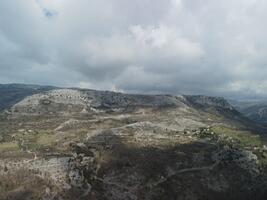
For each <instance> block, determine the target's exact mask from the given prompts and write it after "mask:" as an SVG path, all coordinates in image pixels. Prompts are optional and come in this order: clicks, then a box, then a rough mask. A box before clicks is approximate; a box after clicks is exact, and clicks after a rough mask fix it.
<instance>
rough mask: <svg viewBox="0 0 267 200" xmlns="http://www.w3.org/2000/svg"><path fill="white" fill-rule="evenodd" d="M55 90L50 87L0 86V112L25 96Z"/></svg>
mask: <svg viewBox="0 0 267 200" xmlns="http://www.w3.org/2000/svg"><path fill="white" fill-rule="evenodd" d="M51 89H55V87H51V86H38V85H25V84H0V94H1V95H0V111H1V110H3V109H6V108H9V107H10V106H12V105H14V104H15V103H17V102H19V101H21V100H22V99H24V98H25V97H27V96H30V95H33V94H36V93H40V92H44V91H48V90H51Z"/></svg>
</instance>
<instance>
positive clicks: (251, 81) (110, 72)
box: [0, 0, 267, 98]
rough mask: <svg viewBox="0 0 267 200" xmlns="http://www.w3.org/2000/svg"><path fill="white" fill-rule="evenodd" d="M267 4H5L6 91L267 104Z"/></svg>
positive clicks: (0, 5)
mask: <svg viewBox="0 0 267 200" xmlns="http://www.w3.org/2000/svg"><path fill="white" fill-rule="evenodd" d="M266 10H267V1H266V0H134V1H132V0H26V1H25V0H0V83H31V84H42V85H55V86H63V87H82V88H91V89H98V90H112V91H120V92H128V93H144V94H151V93H169V94H205V95H213V96H224V97H228V98H265V97H267V20H266V19H267V12H266Z"/></svg>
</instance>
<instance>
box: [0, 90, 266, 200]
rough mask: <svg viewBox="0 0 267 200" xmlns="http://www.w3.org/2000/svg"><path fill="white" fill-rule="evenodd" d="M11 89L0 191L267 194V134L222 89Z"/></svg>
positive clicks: (1, 120) (46, 195)
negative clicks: (212, 93) (191, 92)
mask: <svg viewBox="0 0 267 200" xmlns="http://www.w3.org/2000/svg"><path fill="white" fill-rule="evenodd" d="M9 87H11V86H8V85H6V86H1V88H2V89H1V96H2V94H3V96H5V95H7V96H10V95H12V94H13V93H14V92H13V91H16V93H17V95H16V96H15V98H14V99H13V98H12V97H11V96H10V97H9V98H3V97H2V98H0V103H1V105H2V108H3V109H2V110H3V111H2V113H1V115H0V127H1V129H0V199H12V200H13V199H20V200H21V199H47V200H48V199H64V200H65V199H66V200H68V199H69V200H72V199H92V200H93V199H94V200H95V199H97V200H125V199H129V200H137V199H138V200H139V199H146V200H157V199H158V200H164V199H166V200H172V199H173V200H180V199H181V200H184V199H187V200H196V199H198V200H204V199H205V200H209V199H210V200H213V199H222V200H224V199H227V200H228V199H233V200H234V199H235V200H236V199H242V200H243V199H256V200H261V199H266V197H267V194H266V191H267V147H266V139H265V135H263V134H259V132H257V131H258V129H259V126H257V125H255V124H254V123H253V122H251V121H250V120H249V119H247V118H246V117H244V116H243V115H242V114H240V113H239V112H238V111H237V110H235V108H234V107H232V106H231V105H230V104H229V103H228V102H227V101H226V100H225V99H223V98H221V97H207V96H188V95H180V96H172V95H138V94H123V93H115V92H108V91H95V90H87V89H78V88H75V89H74V88H72V89H71V88H69V89H67V88H66V89H59V88H53V87H41V86H38V87H36V86H26V85H24V86H23V87H22V86H21V85H12V87H11V88H12V90H11V89H10V88H9ZM3 88H7V89H6V90H5V89H3ZM3 99H4V100H3Z"/></svg>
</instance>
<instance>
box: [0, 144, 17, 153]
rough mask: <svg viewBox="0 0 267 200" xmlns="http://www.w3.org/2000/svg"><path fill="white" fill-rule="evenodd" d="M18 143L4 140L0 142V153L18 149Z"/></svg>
mask: <svg viewBox="0 0 267 200" xmlns="http://www.w3.org/2000/svg"><path fill="white" fill-rule="evenodd" d="M18 150H19V145H18V143H17V142H4V143H0V153H4V152H8V151H18Z"/></svg>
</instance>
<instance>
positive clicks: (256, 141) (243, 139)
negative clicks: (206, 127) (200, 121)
mask: <svg viewBox="0 0 267 200" xmlns="http://www.w3.org/2000/svg"><path fill="white" fill-rule="evenodd" d="M211 131H213V132H214V133H216V134H218V135H225V136H227V137H231V138H232V139H233V140H234V141H236V142H237V143H238V145H239V146H240V147H262V141H261V138H260V136H259V135H255V134H252V133H251V132H249V131H243V130H237V129H234V128H229V127H225V126H214V127H212V128H211Z"/></svg>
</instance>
